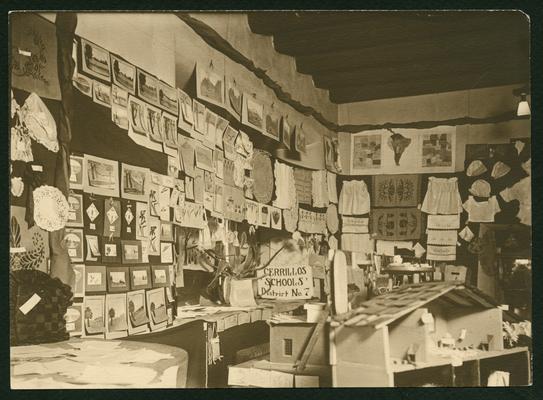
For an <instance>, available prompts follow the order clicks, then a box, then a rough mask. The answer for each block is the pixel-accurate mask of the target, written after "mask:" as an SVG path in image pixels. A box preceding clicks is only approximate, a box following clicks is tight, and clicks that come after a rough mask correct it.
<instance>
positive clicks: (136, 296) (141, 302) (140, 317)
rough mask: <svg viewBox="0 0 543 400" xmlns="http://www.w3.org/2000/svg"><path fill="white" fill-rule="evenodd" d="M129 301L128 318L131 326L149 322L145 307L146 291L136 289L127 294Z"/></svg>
mask: <svg viewBox="0 0 543 400" xmlns="http://www.w3.org/2000/svg"><path fill="white" fill-rule="evenodd" d="M126 297H127V301H128V320H129V324H130V326H131V327H134V328H135V327H138V326H141V325H143V324H146V323H147V322H149V319H148V318H147V308H146V307H145V291H144V290H136V291H133V292H129V293H127V294H126Z"/></svg>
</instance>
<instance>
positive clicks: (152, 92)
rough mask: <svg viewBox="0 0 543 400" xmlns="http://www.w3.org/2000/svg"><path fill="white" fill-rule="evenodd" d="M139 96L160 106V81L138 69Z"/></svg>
mask: <svg viewBox="0 0 543 400" xmlns="http://www.w3.org/2000/svg"><path fill="white" fill-rule="evenodd" d="M138 96H139V97H140V98H141V99H143V100H146V101H148V102H150V103H151V104H154V105H155V106H158V105H159V103H158V79H157V78H155V77H154V76H153V75H151V74H148V73H147V72H145V71H142V70H141V69H139V68H138Z"/></svg>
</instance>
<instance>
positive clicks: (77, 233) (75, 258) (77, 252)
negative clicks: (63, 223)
mask: <svg viewBox="0 0 543 400" xmlns="http://www.w3.org/2000/svg"><path fill="white" fill-rule="evenodd" d="M64 243H66V249H67V250H68V255H69V256H70V260H71V261H72V262H81V261H83V229H66V230H65V233H64Z"/></svg>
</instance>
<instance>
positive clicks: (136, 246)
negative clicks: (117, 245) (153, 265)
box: [121, 240, 142, 264]
mask: <svg viewBox="0 0 543 400" xmlns="http://www.w3.org/2000/svg"><path fill="white" fill-rule="evenodd" d="M121 248H122V249H121V256H122V263H123V264H140V263H141V262H142V259H141V242H140V241H139V240H122V241H121Z"/></svg>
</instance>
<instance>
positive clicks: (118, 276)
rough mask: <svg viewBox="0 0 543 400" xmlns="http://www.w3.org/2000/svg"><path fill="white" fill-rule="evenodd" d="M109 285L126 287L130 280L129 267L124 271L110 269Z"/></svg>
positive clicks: (111, 286)
mask: <svg viewBox="0 0 543 400" xmlns="http://www.w3.org/2000/svg"><path fill="white" fill-rule="evenodd" d="M108 273H109V285H110V289H111V288H126V287H127V284H128V281H127V277H128V269H126V270H123V271H109V270H108Z"/></svg>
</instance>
